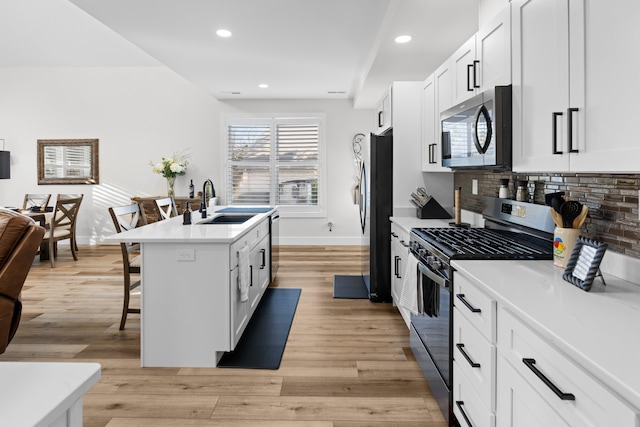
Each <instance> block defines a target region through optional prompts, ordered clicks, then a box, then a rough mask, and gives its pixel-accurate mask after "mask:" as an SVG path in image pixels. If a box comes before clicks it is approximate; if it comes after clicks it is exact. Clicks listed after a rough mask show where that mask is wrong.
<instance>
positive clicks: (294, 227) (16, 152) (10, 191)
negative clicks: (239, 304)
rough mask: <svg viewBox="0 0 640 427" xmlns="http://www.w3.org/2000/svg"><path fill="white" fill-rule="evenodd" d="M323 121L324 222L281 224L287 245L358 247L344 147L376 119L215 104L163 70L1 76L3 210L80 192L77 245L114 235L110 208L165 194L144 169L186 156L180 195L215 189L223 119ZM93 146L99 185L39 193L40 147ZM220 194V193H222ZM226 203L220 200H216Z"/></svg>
mask: <svg viewBox="0 0 640 427" xmlns="http://www.w3.org/2000/svg"><path fill="white" fill-rule="evenodd" d="M229 112H240V113H251V112H254V113H268V112H274V113H299V112H320V113H324V114H325V115H326V133H327V138H326V142H327V148H328V149H327V159H328V161H327V168H328V170H327V172H328V173H327V177H328V184H329V187H328V188H329V189H328V197H327V198H328V201H327V204H328V206H327V212H328V218H331V219H332V221H333V223H334V227H333V231H331V232H329V228H328V226H327V218H310V219H297V218H296V219H293V218H291V219H290V218H286V219H284V220H283V221H282V222H281V226H280V233H281V236H282V242H283V243H284V244H296V243H300V244H359V243H360V242H361V238H360V236H361V232H360V224H359V219H358V210H357V206H355V205H354V204H353V201H352V193H351V190H352V187H353V184H354V182H355V178H354V167H353V157H352V154H351V140H352V138H353V135H354V134H356V133H358V132H362V133H367V132H369V131H371V130H372V129H374V127H375V111H373V110H354V109H353V108H352V107H351V103H350V102H349V101H347V100H344V101H272V102H271V101H236V102H227V103H222V102H219V101H217V100H215V99H214V98H212V97H210V96H208V95H207V94H205V93H203V92H202V91H200V90H199V89H197V88H196V87H195V86H193V85H192V84H191V83H189V82H187V81H186V80H184V79H183V78H182V77H180V76H178V75H176V74H175V73H174V72H172V71H171V70H169V69H167V68H164V67H157V68H156V67H134V68H128V67H121V68H4V69H0V138H4V139H5V141H6V147H5V149H6V150H9V151H11V179H9V180H0V205H5V206H18V205H21V203H22V199H23V197H24V194H25V193H52V194H54V195H55V194H60V193H83V194H84V195H85V196H84V197H85V198H84V201H83V205H82V206H81V208H80V214H79V218H78V239H79V241H80V242H81V243H95V242H100V241H101V238H102V237H103V236H105V235H109V234H112V233H113V232H114V231H113V225H112V224H111V219H110V218H109V216H108V212H107V207H108V206H112V205H120V204H126V203H129V199H130V197H131V196H135V195H138V196H153V195H163V194H166V184H165V181H164V179H163V178H162V177H161V176H160V175H156V174H154V173H153V172H151V167H150V166H149V165H148V163H149V162H150V161H154V162H156V161H158V160H160V158H161V157H162V156H167V155H170V154H171V153H172V152H174V151H180V150H183V149H186V148H189V149H190V150H189V153H190V154H191V163H190V165H189V167H188V170H187V174H186V175H185V176H182V177H178V179H177V180H176V193H177V195H186V194H187V186H188V183H189V180H190V179H193V181H194V184H196V188H197V187H198V186H199V185H201V183H202V182H203V181H204V179H206V178H211V179H212V180H213V181H214V183H221V182H222V176H223V171H222V168H221V164H222V159H221V158H220V157H221V153H222V147H221V141H220V135H221V132H220V116H221V114H222V113H229ZM74 138H98V139H99V140H100V184H99V185H81V186H78V185H68V186H60V185H46V186H39V185H37V168H36V145H37V144H36V141H37V140H38V139H74ZM222 190H223V189H222V188H219V190H218V192H219V193H222ZM223 202H224V201H223Z"/></svg>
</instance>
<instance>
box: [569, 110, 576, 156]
mask: <svg viewBox="0 0 640 427" xmlns="http://www.w3.org/2000/svg"><path fill="white" fill-rule="evenodd" d="M577 111H578V109H577V108H567V139H568V141H569V152H570V153H577V152H578V149H577V148H573V113H575V112H577Z"/></svg>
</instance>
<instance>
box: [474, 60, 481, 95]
mask: <svg viewBox="0 0 640 427" xmlns="http://www.w3.org/2000/svg"><path fill="white" fill-rule="evenodd" d="M479 64H480V61H478V60H477V59H475V60H474V61H473V87H474V88H476V89H480V85H479V84H478V80H477V79H476V77H477V75H478V70H477V66H478V65H479Z"/></svg>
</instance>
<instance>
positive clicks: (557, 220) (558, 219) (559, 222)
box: [550, 208, 564, 228]
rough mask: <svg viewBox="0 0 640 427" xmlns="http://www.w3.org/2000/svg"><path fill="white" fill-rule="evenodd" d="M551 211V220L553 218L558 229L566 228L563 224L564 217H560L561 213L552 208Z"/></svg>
mask: <svg viewBox="0 0 640 427" xmlns="http://www.w3.org/2000/svg"><path fill="white" fill-rule="evenodd" d="M550 211H551V218H553V222H554V223H555V224H556V225H557V226H558V227H560V228H564V227H563V224H562V215H560V212H558V211H556V210H555V209H554V208H551V209H550Z"/></svg>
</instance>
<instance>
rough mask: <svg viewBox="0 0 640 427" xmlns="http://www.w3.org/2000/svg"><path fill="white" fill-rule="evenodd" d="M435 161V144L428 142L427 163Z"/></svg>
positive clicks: (431, 163)
mask: <svg viewBox="0 0 640 427" xmlns="http://www.w3.org/2000/svg"><path fill="white" fill-rule="evenodd" d="M435 163H436V144H429V164H430V165H433V164H435Z"/></svg>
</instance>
